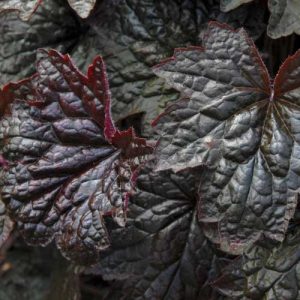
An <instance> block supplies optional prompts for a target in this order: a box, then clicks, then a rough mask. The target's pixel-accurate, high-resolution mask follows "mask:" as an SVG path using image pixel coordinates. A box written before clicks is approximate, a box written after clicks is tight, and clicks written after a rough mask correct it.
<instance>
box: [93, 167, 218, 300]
mask: <svg viewBox="0 0 300 300" xmlns="http://www.w3.org/2000/svg"><path fill="white" fill-rule="evenodd" d="M196 181H197V179H196V177H195V176H194V175H193V174H192V173H187V172H186V173H184V174H179V175H177V174H174V173H172V172H164V173H160V174H158V173H156V172H154V171H153V165H152V164H151V163H150V164H148V165H147V166H146V167H144V168H143V170H142V171H141V173H140V176H139V177H138V179H137V192H136V193H135V194H134V195H133V196H132V197H131V201H130V205H129V215H128V226H127V227H126V228H122V229H121V228H119V229H115V230H112V233H111V237H112V248H111V250H110V249H109V250H108V251H107V253H106V255H103V257H102V259H101V260H100V262H99V265H98V266H97V268H95V269H94V272H95V271H96V272H97V274H101V275H103V277H104V279H106V280H115V279H117V282H116V283H115V284H113V285H112V288H111V294H109V296H108V297H107V299H111V298H110V297H112V298H113V295H115V294H117V297H118V299H174V300H175V299H178V300H179V299H190V300H194V299H201V297H204V296H205V297H212V299H218V298H217V294H216V293H215V292H214V291H212V289H211V288H210V287H209V284H208V283H209V281H210V280H211V277H213V276H215V275H216V274H217V273H218V266H219V263H220V262H219V258H218V255H217V252H216V251H215V249H214V247H213V246H212V245H211V244H210V243H209V241H208V240H207V239H206V238H205V236H204V235H203V232H202V228H201V226H200V224H199V223H198V221H197V217H196V209H195V207H196V201H195V200H196V199H195V195H196V193H195V192H196V190H195V187H196V184H195V183H196ZM120 283H122V285H123V286H122V288H121V290H117V288H116V285H119V284H120Z"/></svg>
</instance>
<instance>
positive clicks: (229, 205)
mask: <svg viewBox="0 0 300 300" xmlns="http://www.w3.org/2000/svg"><path fill="white" fill-rule="evenodd" d="M299 57H300V52H297V53H296V54H295V55H294V56H292V57H290V58H288V59H287V60H286V61H285V62H284V64H283V65H282V67H281V68H280V70H279V73H278V74H277V76H276V78H275V81H274V84H273V83H272V81H271V80H270V78H269V75H268V72H267V70H266V68H265V66H264V64H263V62H262V60H261V58H260V56H259V54H258V51H257V50H256V48H255V46H254V44H253V42H252V41H251V40H250V38H249V37H248V35H247V34H246V32H245V31H244V30H243V29H241V30H238V31H234V30H232V29H231V28H230V27H228V26H225V25H222V24H219V23H215V22H212V23H210V25H209V33H208V35H207V37H206V39H205V41H204V43H203V48H199V47H198V48H195V47H191V48H188V49H178V50H176V51H175V54H174V57H173V58H171V59H169V60H167V61H165V62H163V63H161V64H160V65H158V66H157V67H156V68H155V69H154V71H155V73H156V74H157V75H158V76H160V77H162V78H165V79H166V81H167V82H168V83H169V84H170V85H171V86H172V87H174V88H176V89H177V90H179V91H180V92H181V93H182V95H183V96H185V97H188V98H189V99H190V100H189V101H181V102H179V103H177V104H176V105H173V106H172V107H170V108H169V109H167V110H166V112H165V113H164V114H163V115H162V116H161V118H160V119H159V120H157V122H158V124H159V125H158V129H159V130H160V132H161V138H160V141H159V145H158V149H157V155H158V163H157V170H166V169H173V170H175V171H180V170H183V169H186V168H190V167H196V166H199V165H203V164H205V165H207V166H208V167H209V168H210V171H209V172H208V174H207V176H205V178H204V180H203V182H202V184H201V185H200V187H199V218H200V220H201V221H202V222H205V223H208V224H216V223H217V224H218V232H219V238H220V241H219V242H220V244H221V248H222V249H223V250H224V251H228V252H230V253H234V254H239V253H241V252H242V251H243V250H244V249H245V247H246V246H247V245H249V244H252V243H253V242H254V241H256V240H258V239H259V238H260V237H261V236H262V234H263V235H265V236H266V237H268V238H270V239H274V240H277V241H282V240H283V239H284V235H285V232H286V229H287V226H288V223H289V220H290V218H291V217H292V216H293V214H294V210H295V206H296V203H297V193H298V190H299V185H300V182H299V172H300V169H299V158H300V156H299V155H300V148H299V142H300V139H299V134H298V132H299V130H300V127H299V122H298V115H299V105H298V102H299V99H300V94H299V80H298V79H297V78H298V76H299V70H300V69H299V62H300V59H299Z"/></svg>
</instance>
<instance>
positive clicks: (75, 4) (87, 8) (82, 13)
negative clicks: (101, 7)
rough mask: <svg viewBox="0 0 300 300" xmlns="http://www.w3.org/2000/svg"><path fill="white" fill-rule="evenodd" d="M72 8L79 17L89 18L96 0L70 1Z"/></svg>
mask: <svg viewBox="0 0 300 300" xmlns="http://www.w3.org/2000/svg"><path fill="white" fill-rule="evenodd" d="M68 2H69V4H70V6H71V7H72V8H73V9H74V10H75V11H76V13H77V15H78V16H79V17H81V18H83V19H85V18H87V17H88V16H89V15H90V13H91V11H92V9H93V8H94V5H95V4H96V0H68Z"/></svg>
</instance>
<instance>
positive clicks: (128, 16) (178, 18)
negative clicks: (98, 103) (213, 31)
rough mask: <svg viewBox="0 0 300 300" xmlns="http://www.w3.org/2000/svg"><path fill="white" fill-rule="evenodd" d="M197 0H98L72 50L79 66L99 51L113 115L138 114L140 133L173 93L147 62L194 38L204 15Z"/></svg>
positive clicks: (173, 97)
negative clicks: (108, 87)
mask: <svg viewBox="0 0 300 300" xmlns="http://www.w3.org/2000/svg"><path fill="white" fill-rule="evenodd" d="M206 10H207V8H206V6H205V4H204V3H203V1H198V0H192V1H178V0H163V1H154V0H129V1H103V3H102V5H100V6H99V9H98V10H97V11H96V13H95V14H94V17H93V18H91V19H90V20H89V23H90V24H91V27H92V30H90V32H89V34H88V35H86V36H85V37H84V38H82V41H81V43H80V44H79V45H78V47H76V48H75V49H74V51H73V52H72V57H74V59H75V61H78V65H79V66H80V68H83V69H85V67H86V64H87V62H89V61H90V57H93V56H94V55H96V54H97V53H101V55H103V57H104V58H105V62H106V64H107V68H108V74H109V80H110V86H111V91H112V93H113V95H114V99H113V102H112V113H113V115H114V118H115V120H124V119H126V118H127V117H128V116H132V115H138V114H139V115H141V116H142V126H141V127H142V130H143V132H142V133H143V135H147V136H149V135H150V133H151V126H150V121H151V120H152V119H153V118H155V116H157V114H159V113H160V112H162V111H163V109H164V108H165V107H166V104H167V103H168V102H170V101H174V100H176V99H177V98H178V93H176V91H174V90H173V89H170V88H168V87H167V86H166V85H165V84H164V82H163V80H161V79H159V78H157V77H156V76H155V75H154V74H153V72H152V70H151V67H152V66H153V65H155V64H157V63H158V62H159V61H160V60H161V59H163V58H164V57H167V56H169V55H170V54H171V53H172V50H173V48H174V47H175V46H178V45H179V46H184V45H188V44H191V43H193V44H194V43H198V39H199V38H198V35H199V30H200V25H201V24H203V23H204V22H205V21H206V20H207V16H208V14H207V12H206Z"/></svg>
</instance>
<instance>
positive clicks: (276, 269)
mask: <svg viewBox="0 0 300 300" xmlns="http://www.w3.org/2000/svg"><path fill="white" fill-rule="evenodd" d="M299 245H300V231H299V228H298V229H296V232H295V233H293V234H289V235H287V237H286V239H285V240H284V242H283V243H282V244H280V245H272V243H268V244H267V243H261V244H260V245H257V246H252V247H251V248H250V249H248V250H247V251H246V252H245V254H244V255H243V257H242V258H241V259H239V260H238V261H237V262H235V263H234V264H232V266H230V273H231V275H230V274H229V273H228V272H227V271H226V272H225V273H224V274H223V276H222V277H220V278H219V279H218V280H217V281H216V282H215V284H214V285H215V286H216V287H217V288H218V290H219V291H220V292H222V293H223V294H225V295H227V296H229V297H234V299H257V300H258V299H266V300H271V299H272V300H277V299H278V300H279V299H286V300H293V299H298V298H299V297H300V291H299V285H298V283H299V276H300V271H299V263H300V255H299V254H300V248H299Z"/></svg>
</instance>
